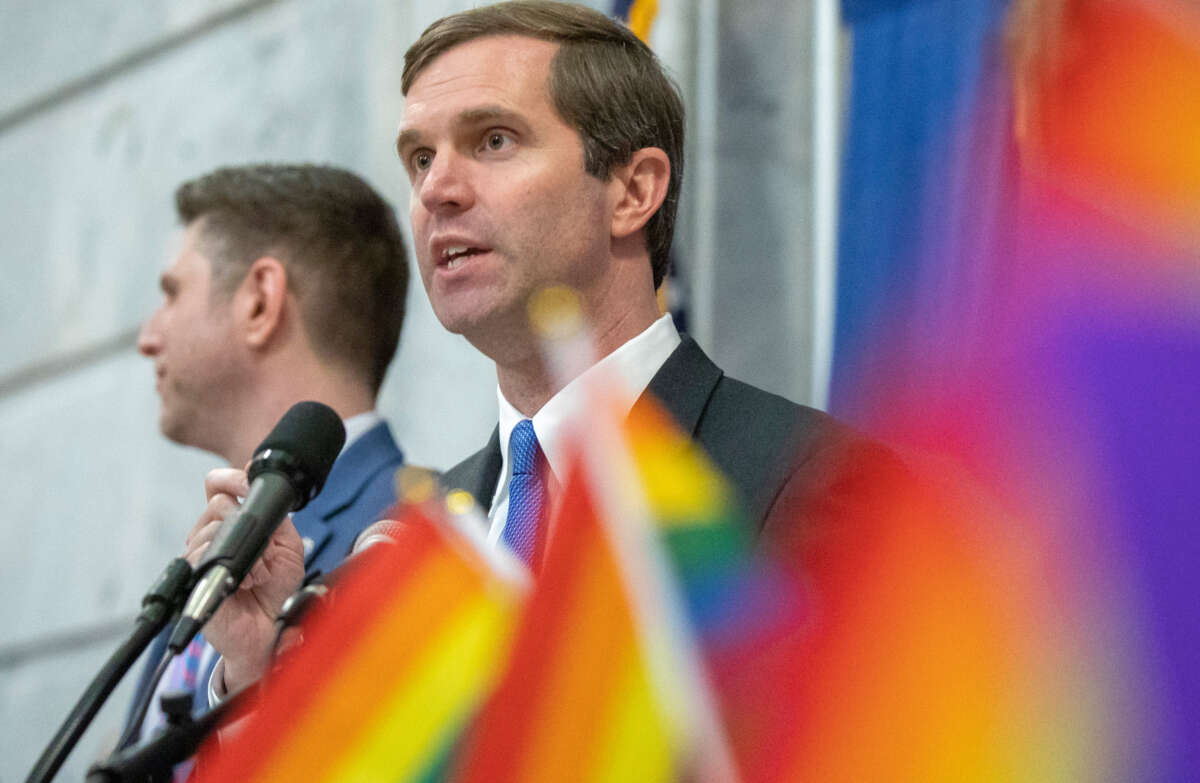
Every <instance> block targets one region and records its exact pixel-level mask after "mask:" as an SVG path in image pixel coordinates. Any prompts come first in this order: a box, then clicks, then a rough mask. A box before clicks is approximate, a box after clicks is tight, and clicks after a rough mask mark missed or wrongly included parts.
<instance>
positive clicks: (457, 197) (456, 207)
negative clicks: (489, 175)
mask: <svg viewBox="0 0 1200 783" xmlns="http://www.w3.org/2000/svg"><path fill="white" fill-rule="evenodd" d="M474 193H475V191H474V188H473V187H472V183H471V177H470V161H469V160H468V159H466V158H464V157H463V156H462V155H459V154H458V153H457V152H455V151H453V150H448V151H445V152H439V153H438V154H437V155H435V156H434V158H433V162H432V163H430V165H429V170H428V171H426V172H425V177H424V178H423V179H422V180H421V194H420V198H421V205H422V206H423V207H425V209H426V210H428V211H429V212H446V211H461V210H464V209H469V208H470V207H471V205H472V204H474V202H475V195H474Z"/></svg>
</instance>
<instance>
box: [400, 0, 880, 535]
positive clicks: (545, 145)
mask: <svg viewBox="0 0 1200 783" xmlns="http://www.w3.org/2000/svg"><path fill="white" fill-rule="evenodd" d="M402 88H403V89H404V91H405V96H406V106H405V117H404V121H403V122H402V124H401V129H400V133H399V138H398V141H397V147H398V151H399V154H400V158H401V161H402V162H403V163H404V165H405V167H406V170H407V172H408V174H409V177H410V180H411V182H412V187H413V195H412V201H411V205H410V209H411V217H412V224H413V239H414V245H415V248H414V249H415V253H416V255H417V259H418V266H419V268H420V272H421V277H422V281H423V282H424V285H425V288H426V291H427V292H428V294H429V298H430V302H431V303H432V305H433V309H434V312H435V313H436V314H437V315H438V317H439V319H440V320H441V321H442V323H443V325H444V326H446V328H448V329H449V330H450V331H453V332H457V333H460V334H462V335H463V336H465V337H466V338H467V339H468V340H469V341H470V342H471V343H472V345H474V346H475V347H476V348H478V349H479V350H480V351H482V352H483V353H484V354H486V355H487V356H489V357H490V358H491V359H493V360H494V361H495V363H496V373H497V378H498V386H499V389H498V399H499V405H500V416H499V418H500V422H499V426H498V427H497V430H496V431H495V432H494V433H493V435H492V438H491V440H490V441H489V443H488V444H487V445H486V446H485V447H484V449H483V450H481V451H480V452H478V453H476V454H475V455H473V456H472V457H470V458H468V459H467V460H466V461H464V462H463V463H461V464H459V465H457V466H455V467H454V468H452V469H451V470H449V471H448V472H447V473H446V474H445V477H444V481H445V483H446V484H447V485H448V486H452V487H459V488H463V489H467V490H468V491H470V492H471V493H472V494H473V495H474V496H475V497H476V499H477V500H478V502H479V503H480V504H481V506H483V507H484V508H487V509H489V510H490V519H491V534H492V537H493V539H497V540H502V541H508V540H509V539H510V538H512V536H510V535H509V533H508V527H509V524H508V520H507V518H506V517H507V513H508V501H509V490H510V485H511V484H512V481H513V478H512V477H513V469H512V466H511V464H510V463H511V462H513V459H511V458H510V455H509V450H510V448H511V443H512V438H513V437H514V435H513V433H514V432H519V431H520V429H521V428H523V427H524V428H526V429H529V427H527V426H526V425H523V424H522V422H523V421H528V422H530V424H531V429H532V431H533V433H534V435H535V438H534V439H533V441H534V443H535V444H536V453H537V454H538V458H539V459H542V458H544V461H545V465H546V466H547V467H548V468H549V473H550V475H551V481H553V479H554V478H561V477H562V475H563V473H562V469H563V468H564V466H563V465H562V464H561V463H562V460H563V444H562V443H561V438H562V435H561V433H562V429H563V428H562V426H561V424H562V422H563V421H564V420H565V419H569V418H571V417H572V416H574V415H580V414H581V413H584V412H581V411H578V410H577V409H576V408H577V407H578V406H577V402H578V396H579V386H580V384H578V383H576V382H575V381H571V382H567V383H564V382H563V379H561V378H557V377H555V376H554V375H553V374H552V373H551V372H550V371H549V370H548V368H547V366H546V364H545V363H544V362H543V361H542V357H541V345H540V340H539V338H538V337H537V335H536V334H534V332H533V329H532V327H531V326H530V324H529V318H528V316H527V312H526V307H527V303H528V301H529V299H530V297H531V296H532V295H533V294H534V293H535V292H536V291H537V290H538V289H539V288H541V287H544V286H555V285H566V286H569V287H570V288H572V289H573V290H574V291H575V292H576V293H577V294H578V296H579V300H580V304H581V307H582V309H583V314H584V317H585V319H586V321H587V322H588V324H589V325H590V329H591V332H592V333H593V334H594V335H595V339H596V351H597V355H598V357H600V358H599V361H598V364H597V367H599V366H600V365H604V366H606V371H608V372H609V373H610V374H611V375H615V377H617V378H618V379H619V380H620V381H621V382H622V384H623V386H624V389H623V391H624V392H625V394H626V400H625V401H626V402H627V403H628V405H630V406H632V405H633V404H634V402H635V400H637V399H639V398H640V397H642V396H643V395H649V396H653V397H655V398H657V399H658V401H659V402H660V403H662V404H663V405H664V406H665V407H666V409H667V410H668V411H669V412H670V413H671V414H672V415H673V416H674V418H675V419H676V421H677V423H678V424H679V425H680V426H681V427H682V428H683V429H684V430H685V431H686V432H688V433H690V434H691V435H692V436H693V437H694V438H695V440H696V441H697V442H698V443H700V444H701V445H702V446H703V447H704V448H705V449H706V450H707V452H708V453H709V455H710V456H711V457H712V459H713V460H714V462H715V463H716V465H717V466H718V467H719V468H720V469H721V470H722V471H723V472H724V473H725V474H726V475H727V476H728V477H729V478H730V479H731V482H732V483H733V485H734V486H735V487H736V489H737V490H738V492H739V493H740V495H741V497H742V499H743V500H744V502H745V503H746V504H747V506H748V507H749V508H750V510H751V514H752V518H753V519H754V520H755V522H756V524H757V525H758V528H759V530H760V531H761V533H762V534H763V535H764V536H765V537H766V538H767V539H769V540H770V541H771V542H772V545H773V546H777V547H778V546H785V547H793V546H796V547H802V546H803V545H804V544H803V542H804V541H805V540H807V539H808V538H809V537H810V534H811V533H812V532H813V530H814V528H815V527H816V526H818V525H824V524H825V523H827V522H830V521H834V520H835V519H836V517H837V516H838V514H840V513H842V512H844V511H848V510H850V509H851V508H852V507H853V506H854V505H855V504H856V503H858V500H859V498H858V497H856V496H857V495H858V494H859V493H860V491H861V490H863V489H866V488H867V486H868V485H869V484H870V480H869V479H870V477H871V475H872V474H873V473H875V472H876V471H878V470H879V469H880V468H881V467H882V466H883V465H884V464H885V463H887V462H888V461H889V460H890V457H889V456H888V455H887V453H886V452H885V451H884V450H882V449H880V448H878V447H875V446H872V445H871V444H870V443H868V442H866V441H864V440H863V439H861V438H859V437H857V436H856V435H855V434H854V433H853V432H851V431H850V430H848V429H847V428H846V427H844V426H842V425H840V424H839V423H837V422H836V421H834V420H833V419H831V418H830V417H828V416H826V415H825V414H822V413H820V412H818V411H815V410H812V409H810V408H803V407H801V406H798V405H796V404H794V403H791V402H789V401H787V400H785V399H783V398H781V397H778V396H776V395H772V394H768V393H766V392H763V391H761V390H759V389H755V388H754V387H752V386H749V385H747V384H744V383H741V382H739V381H736V380H733V379H731V378H727V377H725V376H724V374H723V373H722V371H721V370H720V369H719V368H718V367H717V366H716V365H715V364H713V362H712V361H711V360H709V358H708V357H707V356H706V355H705V354H704V352H703V351H702V350H701V349H700V347H699V346H698V345H697V344H696V343H695V342H694V341H692V340H691V339H688V338H686V337H683V338H681V337H680V335H678V333H677V332H676V331H675V328H674V326H673V324H672V323H671V320H670V317H669V316H661V315H660V312H659V308H658V305H657V301H656V295H655V292H656V290H657V288H658V287H659V285H660V284H661V282H662V280H663V277H664V275H665V273H666V271H667V265H668V261H669V256H668V251H669V249H670V244H671V237H672V232H673V226H674V222H675V212H676V207H677V204H678V199H679V188H680V183H681V179H682V167H683V128H684V122H683V105H682V102H681V100H680V98H679V95H678V92H677V90H676V88H675V86H674V85H673V84H672V83H671V81H670V80H669V78H668V77H667V76H666V75H665V73H664V72H663V70H662V68H661V66H660V65H659V63H658V61H657V59H656V58H655V56H654V54H653V53H652V52H651V51H650V50H649V49H648V48H647V47H646V46H645V45H644V44H642V43H641V41H639V40H638V39H637V38H636V36H634V35H633V34H632V33H631V32H630V31H629V30H627V29H626V28H624V27H622V26H621V25H619V24H616V23H614V22H613V21H612V20H610V19H608V18H607V17H605V16H603V15H602V14H599V13H596V12H593V11H590V10H588V9H586V8H582V7H579V6H572V5H563V4H557V3H542V2H518V3H502V4H499V5H495V6H489V7H484V8H478V9H473V10H470V11H466V12H463V13H460V14H455V15H453V16H449V17H446V18H444V19H441V20H439V21H437V22H435V23H434V24H433V25H431V26H430V27H429V28H428V29H427V30H426V31H425V32H424V33H423V34H422V36H421V37H420V39H418V41H417V42H416V43H415V44H414V45H413V46H412V47H411V48H410V49H409V51H408V53H407V55H406V58H405V70H404V74H403V77H402ZM468 139H470V140H472V142H473V145H464V143H463V142H464V141H465V140H468ZM747 264H748V265H750V264H752V259H751V258H748V259H747ZM750 273H752V272H750V271H748V274H750ZM593 371H594V368H593V370H587V371H585V373H584V374H585V375H586V374H588V373H591V372H593ZM520 438H521V440H522V442H525V441H527V440H529V438H528V437H527V436H526V435H521V436H520ZM862 479H865V480H862ZM805 520H807V522H808V525H806V526H805V527H806V528H807V530H803V531H802V530H801V529H800V528H798V527H797V524H794V523H795V522H800V523H803V522H805ZM527 559H528V558H527Z"/></svg>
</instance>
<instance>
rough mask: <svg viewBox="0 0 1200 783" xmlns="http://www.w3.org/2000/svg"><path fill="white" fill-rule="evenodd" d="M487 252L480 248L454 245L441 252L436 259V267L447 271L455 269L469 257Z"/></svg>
mask: <svg viewBox="0 0 1200 783" xmlns="http://www.w3.org/2000/svg"><path fill="white" fill-rule="evenodd" d="M486 252H488V251H487V250H486V249H484V248H481V247H468V246H467V245H455V246H453V247H448V248H446V249H445V250H443V251H442V254H441V256H440V258H439V259H438V266H440V267H443V268H445V269H447V270H453V269H457V268H458V267H460V266H462V265H463V263H464V262H465V261H466V260H467V259H468V258H470V257H471V256H475V255H479V254H480V253H486Z"/></svg>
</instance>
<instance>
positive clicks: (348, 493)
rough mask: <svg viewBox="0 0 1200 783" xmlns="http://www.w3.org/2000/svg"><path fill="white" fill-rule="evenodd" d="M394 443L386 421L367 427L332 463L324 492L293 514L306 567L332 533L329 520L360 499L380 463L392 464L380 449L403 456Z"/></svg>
mask: <svg viewBox="0 0 1200 783" xmlns="http://www.w3.org/2000/svg"><path fill="white" fill-rule="evenodd" d="M393 443H394V441H393V440H392V438H391V436H390V434H389V432H388V428H387V424H386V423H385V422H380V423H379V424H376V425H375V426H374V427H372V428H371V429H369V430H367V431H366V432H365V433H363V435H362V437H360V438H359V439H358V440H356V441H355V442H354V443H353V444H352V445H351V446H350V448H348V449H346V451H345V453H343V454H342V455H340V456H339V457H338V458H337V460H336V461H335V462H334V463H333V469H332V470H331V471H329V477H328V478H327V479H326V480H325V486H324V487H323V488H322V489H321V493H320V494H319V495H317V496H316V497H315V498H313V499H312V502H310V503H309V504H308V505H307V506H306V507H305V508H303V509H301V510H300V511H298V512H296V514H295V515H293V517H292V521H293V522H294V523H295V524H296V529H297V530H298V531H299V532H300V535H301V537H302V538H304V539H305V542H304V563H305V567H306V568H310V567H311V565H312V562H313V560H315V559H316V557H317V556H318V555H319V554H320V553H321V550H322V549H324V547H325V545H326V544H327V543H328V542H329V539H330V538H331V537H332V536H333V528H332V526H331V525H330V524H329V523H330V521H331V520H332V519H334V518H335V517H337V515H338V514H339V513H341V512H342V511H343V510H345V509H346V508H347V507H348V506H350V504H352V503H353V502H354V501H355V500H356V499H357V498H358V496H359V494H360V493H361V492H362V489H363V487H364V486H366V485H367V483H368V482H370V480H371V479H372V478H374V476H375V474H376V472H378V470H379V469H380V467H381V466H386V465H388V464H390V462H388V461H386V460H381V459H380V458H379V452H380V450H381V449H387V450H389V451H393V450H394V451H395V452H396V459H397V460H399V459H401V457H402V455H401V453H400V451H399V450H398V449H396V447H395V446H394V445H393ZM309 541H311V542H312V543H311V545H310V544H309Z"/></svg>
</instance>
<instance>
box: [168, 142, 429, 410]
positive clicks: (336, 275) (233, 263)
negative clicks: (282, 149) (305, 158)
mask: <svg viewBox="0 0 1200 783" xmlns="http://www.w3.org/2000/svg"><path fill="white" fill-rule="evenodd" d="M175 208H176V211H177V212H178V213H179V218H180V220H182V221H183V223H184V225H191V224H193V223H196V222H197V221H200V222H199V224H198V225H199V226H200V236H201V241H202V242H203V243H204V245H205V249H206V250H207V251H209V253H210V255H211V257H212V262H213V270H212V274H213V282H214V286H213V291H214V295H221V296H226V297H227V296H230V295H232V293H233V291H234V290H235V289H236V288H237V287H238V285H240V284H241V282H242V280H243V279H245V276H246V273H247V271H249V269H250V265H251V264H253V263H254V261H255V260H256V259H258V258H261V257H262V256H264V255H274V256H276V257H277V258H278V259H279V260H280V262H281V263H283V264H284V266H285V268H286V269H287V271H288V288H289V289H290V290H291V291H292V292H293V293H294V294H295V295H296V297H297V299H298V301H299V303H300V318H301V321H302V323H303V326H304V329H305V331H306V332H307V334H308V336H309V339H310V340H312V344H313V348H314V350H316V351H317V353H318V354H319V355H321V356H322V357H323V358H325V359H327V360H329V361H332V362H335V363H340V364H343V365H347V366H349V367H352V368H358V369H361V370H362V373H363V377H364V380H366V381H367V382H368V383H369V384H370V385H371V388H372V390H373V391H374V392H378V391H379V386H380V384H381V383H382V382H383V376H384V374H385V373H386V372H387V367H388V364H389V363H390V362H391V360H392V356H393V355H394V354H395V353H396V344H397V342H398V341H399V338H400V326H401V324H402V323H403V322H404V306H405V296H406V295H407V292H408V264H407V261H406V259H405V253H404V240H403V238H402V237H401V235H400V227H399V226H398V225H397V223H396V215H395V211H394V210H393V209H392V207H391V205H390V204H388V203H387V202H386V201H384V200H383V198H381V197H380V196H379V194H378V193H376V192H375V191H374V190H373V189H372V188H371V186H370V185H368V184H367V183H366V182H364V181H363V180H362V179H360V178H359V177H357V176H355V175H354V174H351V173H350V172H348V171H344V170H342V169H337V168H332V167H329V166H314V165H269V164H262V165H253V166H237V167H230V168H221V169H217V170H216V171H213V172H211V173H209V174H206V175H204V176H202V177H199V178H198V179H194V180H191V181H189V182H185V183H183V184H182V185H180V186H179V188H178V190H176V191H175Z"/></svg>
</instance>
